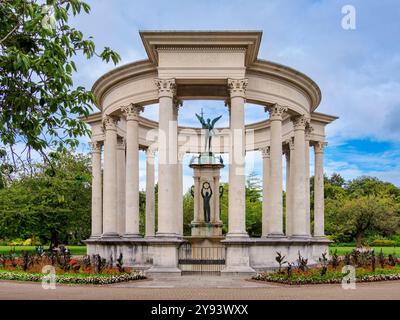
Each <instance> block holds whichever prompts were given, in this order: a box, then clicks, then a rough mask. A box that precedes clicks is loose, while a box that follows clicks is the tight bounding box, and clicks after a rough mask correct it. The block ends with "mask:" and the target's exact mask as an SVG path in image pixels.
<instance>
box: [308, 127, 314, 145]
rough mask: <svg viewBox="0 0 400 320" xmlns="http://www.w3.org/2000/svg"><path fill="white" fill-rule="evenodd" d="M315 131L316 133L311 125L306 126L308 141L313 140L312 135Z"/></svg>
mask: <svg viewBox="0 0 400 320" xmlns="http://www.w3.org/2000/svg"><path fill="white" fill-rule="evenodd" d="M313 131H314V128H313V127H312V126H311V125H310V124H308V125H307V126H306V141H310V140H311V134H312V133H313Z"/></svg>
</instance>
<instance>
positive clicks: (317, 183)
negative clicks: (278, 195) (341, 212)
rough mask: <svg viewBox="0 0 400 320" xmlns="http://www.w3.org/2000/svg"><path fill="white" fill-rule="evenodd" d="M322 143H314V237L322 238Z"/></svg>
mask: <svg viewBox="0 0 400 320" xmlns="http://www.w3.org/2000/svg"><path fill="white" fill-rule="evenodd" d="M324 147H325V143H324V142H316V143H314V154H315V173H314V237H324V236H325V230H324V228H325V227H324V219H325V218H324V215H325V212H324V209H325V207H324Z"/></svg>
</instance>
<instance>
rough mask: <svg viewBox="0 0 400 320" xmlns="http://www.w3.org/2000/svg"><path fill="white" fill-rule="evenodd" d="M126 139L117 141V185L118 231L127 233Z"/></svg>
mask: <svg viewBox="0 0 400 320" xmlns="http://www.w3.org/2000/svg"><path fill="white" fill-rule="evenodd" d="M125 160H126V159H125V141H124V139H118V142H117V185H118V200H117V211H118V217H117V224H118V233H119V234H120V235H123V234H124V233H125V211H126V208H125V199H126V193H125V192H126V190H125V181H126V166H125Z"/></svg>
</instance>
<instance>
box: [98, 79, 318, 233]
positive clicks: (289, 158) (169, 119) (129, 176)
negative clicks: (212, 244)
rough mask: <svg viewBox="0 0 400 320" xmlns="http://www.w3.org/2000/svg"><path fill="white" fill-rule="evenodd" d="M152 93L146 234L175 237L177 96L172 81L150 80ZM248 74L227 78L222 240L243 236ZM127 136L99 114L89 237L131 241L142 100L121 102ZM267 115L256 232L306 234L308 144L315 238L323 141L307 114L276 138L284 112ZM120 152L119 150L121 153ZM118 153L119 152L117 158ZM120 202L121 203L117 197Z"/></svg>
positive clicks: (276, 108) (179, 225)
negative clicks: (153, 138)
mask: <svg viewBox="0 0 400 320" xmlns="http://www.w3.org/2000/svg"><path fill="white" fill-rule="evenodd" d="M155 83H156V85H157V88H158V92H159V108H160V112H159V141H158V230H157V232H155V216H154V211H155V195H154V158H155V152H156V150H154V149H152V148H151V147H150V148H148V149H147V150H146V223H145V225H146V228H145V236H146V237H147V238H152V237H155V238H159V239H165V238H166V239H179V238H181V237H182V235H183V221H182V220H183V210H182V208H181V207H182V158H183V155H184V154H182V153H179V152H178V125H177V115H178V110H179V106H180V105H181V104H182V103H181V101H179V100H177V97H176V83H175V80H174V79H156V81H155ZM246 87H247V79H228V92H229V94H230V97H229V99H228V106H229V111H230V129H231V141H230V142H231V143H230V166H229V210H228V212H229V226H228V234H227V239H245V238H248V234H247V232H246V225H245V221H246V220H245V134H244V132H245V117H244V105H245V102H246ZM121 111H122V113H123V116H124V117H125V119H126V136H125V137H119V136H118V134H117V122H118V117H116V116H105V117H104V118H103V129H104V137H105V140H104V146H103V148H104V152H103V154H104V164H103V173H102V166H101V147H102V146H101V143H100V142H93V143H92V168H93V187H92V237H91V238H92V239H98V238H102V239H103V238H104V239H114V238H121V237H122V238H124V239H133V240H134V239H137V238H139V237H140V234H139V148H140V146H139V114H140V112H142V111H143V107H142V106H138V105H134V104H131V105H129V106H124V107H121ZM266 112H269V115H270V145H269V146H265V147H263V148H260V151H261V152H262V157H263V199H264V201H263V206H262V236H263V237H266V238H280V237H285V235H286V236H289V237H293V238H306V237H310V236H311V230H310V202H309V176H310V173H309V151H310V150H309V148H310V146H312V147H313V148H314V154H315V183H314V188H315V189H314V208H315V209H314V230H313V235H314V237H323V236H324V189H323V151H324V145H325V144H324V142H321V141H311V140H310V134H309V133H310V131H311V130H312V128H311V127H310V121H309V118H308V117H307V115H295V116H293V115H292V116H291V118H290V121H291V122H292V124H293V132H292V136H291V137H290V139H289V140H287V141H282V122H283V120H284V119H285V117H286V116H287V115H288V112H289V110H288V109H287V108H286V107H284V106H281V105H278V104H274V105H269V106H267V107H266ZM121 151H122V152H121ZM283 154H285V156H286V192H287V196H286V223H285V224H286V228H285V230H284V227H283V225H284V224H283V203H282V193H283V191H282V190H283V186H282V184H283V183H282V177H283V175H282V169H283V168H282V155H283ZM124 155H125V157H124ZM121 202H124V204H123V203H121Z"/></svg>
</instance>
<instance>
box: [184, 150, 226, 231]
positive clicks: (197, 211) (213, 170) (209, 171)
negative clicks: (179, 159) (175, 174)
mask: <svg viewBox="0 0 400 320" xmlns="http://www.w3.org/2000/svg"><path fill="white" fill-rule="evenodd" d="M223 167H224V164H223V163H222V161H221V160H220V159H219V158H215V157H214V156H213V154H212V153H208V152H205V153H201V154H200V155H199V156H198V157H195V158H193V159H192V162H191V164H190V168H192V169H193V172H194V175H193V178H194V186H193V189H192V195H193V197H194V219H193V221H192V224H191V227H192V236H195V237H218V236H221V235H222V226H223V224H222V221H221V220H220V203H219V200H220V195H221V192H222V190H221V188H220V184H219V180H220V170H221V168H223Z"/></svg>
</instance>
